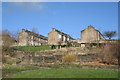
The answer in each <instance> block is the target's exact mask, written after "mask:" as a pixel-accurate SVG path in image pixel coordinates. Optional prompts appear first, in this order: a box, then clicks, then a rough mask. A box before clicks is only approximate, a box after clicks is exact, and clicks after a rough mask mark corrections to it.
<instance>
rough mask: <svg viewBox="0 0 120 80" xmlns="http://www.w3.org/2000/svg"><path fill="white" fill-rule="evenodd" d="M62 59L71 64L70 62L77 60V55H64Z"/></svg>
mask: <svg viewBox="0 0 120 80" xmlns="http://www.w3.org/2000/svg"><path fill="white" fill-rule="evenodd" d="M62 61H63V63H68V64H70V63H72V62H74V61H76V55H75V54H67V55H65V56H63V57H62Z"/></svg>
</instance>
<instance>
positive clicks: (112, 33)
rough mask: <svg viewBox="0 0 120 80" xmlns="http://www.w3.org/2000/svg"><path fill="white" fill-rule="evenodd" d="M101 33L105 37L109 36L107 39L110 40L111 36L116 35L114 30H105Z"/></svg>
mask: <svg viewBox="0 0 120 80" xmlns="http://www.w3.org/2000/svg"><path fill="white" fill-rule="evenodd" d="M103 35H104V36H105V37H107V38H109V40H110V39H111V38H112V37H114V36H116V31H105V32H104V33H103Z"/></svg>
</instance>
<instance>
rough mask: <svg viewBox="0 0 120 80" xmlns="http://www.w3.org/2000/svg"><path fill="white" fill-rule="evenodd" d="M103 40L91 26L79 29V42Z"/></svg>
mask: <svg viewBox="0 0 120 80" xmlns="http://www.w3.org/2000/svg"><path fill="white" fill-rule="evenodd" d="M102 41H103V42H104V41H105V38H104V36H103V35H102V34H101V33H100V31H98V30H96V29H95V28H94V27H93V26H91V25H90V26H88V28H86V29H84V30H82V31H81V43H91V42H102Z"/></svg>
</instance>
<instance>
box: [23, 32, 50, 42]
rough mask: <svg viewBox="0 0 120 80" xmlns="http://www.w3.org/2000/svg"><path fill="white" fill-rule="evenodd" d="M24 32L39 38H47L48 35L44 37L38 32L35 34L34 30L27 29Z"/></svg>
mask: <svg viewBox="0 0 120 80" xmlns="http://www.w3.org/2000/svg"><path fill="white" fill-rule="evenodd" d="M25 32H27V33H28V34H29V35H33V36H35V37H38V38H40V39H44V40H48V37H45V36H43V35H39V34H36V33H34V32H31V31H28V30H25Z"/></svg>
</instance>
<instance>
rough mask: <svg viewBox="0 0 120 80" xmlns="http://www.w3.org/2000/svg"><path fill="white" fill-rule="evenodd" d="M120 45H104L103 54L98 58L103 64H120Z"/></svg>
mask: <svg viewBox="0 0 120 80" xmlns="http://www.w3.org/2000/svg"><path fill="white" fill-rule="evenodd" d="M119 47H120V44H118V43H117V42H116V43H106V45H104V47H103V49H102V51H101V54H98V57H100V58H101V62H102V63H107V64H120V63H118V62H119V61H118V59H119V57H120V55H119V53H120V49H119Z"/></svg>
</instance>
